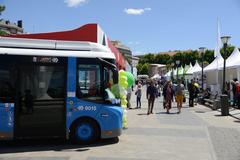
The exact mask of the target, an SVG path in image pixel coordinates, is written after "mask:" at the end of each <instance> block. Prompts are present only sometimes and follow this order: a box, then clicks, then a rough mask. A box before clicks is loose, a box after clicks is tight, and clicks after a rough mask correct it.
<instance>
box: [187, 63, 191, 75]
mask: <svg viewBox="0 0 240 160" xmlns="http://www.w3.org/2000/svg"><path fill="white" fill-rule="evenodd" d="M192 68H193V66H192V63H190V67H189V68H188V70H187V72H186V74H193V72H192Z"/></svg>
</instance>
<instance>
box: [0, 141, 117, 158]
mask: <svg viewBox="0 0 240 160" xmlns="http://www.w3.org/2000/svg"><path fill="white" fill-rule="evenodd" d="M118 142H119V139H118V138H111V139H103V140H99V141H98V142H96V143H94V144H91V145H74V144H71V143H70V142H69V141H67V140H63V139H31V140H30V139H28V140H15V141H2V142H0V154H3V153H21V152H37V151H56V152H62V151H67V152H83V151H88V150H90V148H92V147H98V146H105V145H111V144H115V143H118Z"/></svg>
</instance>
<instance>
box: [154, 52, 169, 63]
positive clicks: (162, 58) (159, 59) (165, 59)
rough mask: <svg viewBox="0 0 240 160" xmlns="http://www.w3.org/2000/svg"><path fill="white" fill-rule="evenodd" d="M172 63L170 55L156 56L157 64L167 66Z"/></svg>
mask: <svg viewBox="0 0 240 160" xmlns="http://www.w3.org/2000/svg"><path fill="white" fill-rule="evenodd" d="M170 61H171V56H170V55H168V54H157V55H156V56H155V62H156V63H159V64H167V63H169V62H170Z"/></svg>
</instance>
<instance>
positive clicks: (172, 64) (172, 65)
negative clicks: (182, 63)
mask: <svg viewBox="0 0 240 160" xmlns="http://www.w3.org/2000/svg"><path fill="white" fill-rule="evenodd" d="M173 67H174V63H171V69H172V72H171V81H172V82H173Z"/></svg>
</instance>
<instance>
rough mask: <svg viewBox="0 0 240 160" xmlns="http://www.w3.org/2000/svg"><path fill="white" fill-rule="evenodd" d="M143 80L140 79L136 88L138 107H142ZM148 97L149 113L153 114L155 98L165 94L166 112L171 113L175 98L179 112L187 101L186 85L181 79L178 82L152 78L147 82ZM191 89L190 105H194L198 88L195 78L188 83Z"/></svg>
mask: <svg viewBox="0 0 240 160" xmlns="http://www.w3.org/2000/svg"><path fill="white" fill-rule="evenodd" d="M142 84H143V83H142V82H141V81H139V82H138V83H137V85H136V88H135V95H136V108H141V97H142V95H143V93H142V92H143V91H142V87H143V86H142ZM146 85H147V86H146V88H147V91H146V98H147V100H148V110H147V114H148V115H149V114H153V108H154V102H155V99H156V98H158V97H160V96H161V95H162V96H163V108H164V109H166V113H167V114H169V113H170V109H171V108H172V102H173V101H174V100H175V101H176V103H177V109H178V111H177V113H178V114H179V113H181V109H182V105H183V103H184V102H185V101H186V98H185V97H186V96H185V86H184V84H183V83H182V81H181V80H178V81H177V83H172V81H161V82H159V81H154V80H151V81H149V82H148V83H146ZM187 88H188V91H189V106H190V107H193V106H194V98H196V95H197V91H198V88H197V87H196V85H195V82H194V80H192V81H191V83H189V84H188V85H187Z"/></svg>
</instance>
